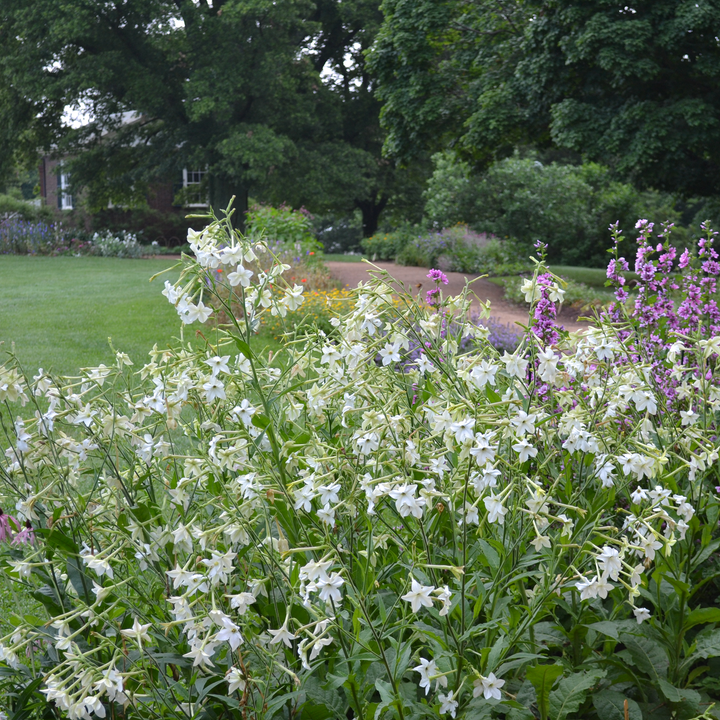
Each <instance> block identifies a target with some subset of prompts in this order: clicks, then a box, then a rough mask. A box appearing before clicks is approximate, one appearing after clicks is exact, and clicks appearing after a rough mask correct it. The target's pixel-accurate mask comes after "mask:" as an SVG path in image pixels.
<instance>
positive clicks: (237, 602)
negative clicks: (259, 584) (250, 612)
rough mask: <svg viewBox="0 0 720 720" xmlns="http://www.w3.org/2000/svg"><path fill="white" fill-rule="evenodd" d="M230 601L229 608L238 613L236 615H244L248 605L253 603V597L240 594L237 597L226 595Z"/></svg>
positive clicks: (245, 593)
mask: <svg viewBox="0 0 720 720" xmlns="http://www.w3.org/2000/svg"><path fill="white" fill-rule="evenodd" d="M227 597H228V598H229V599H230V607H231V608H233V609H235V610H237V611H238V615H244V614H245V613H246V612H247V609H248V605H252V604H253V603H254V602H255V596H254V595H253V594H252V593H247V592H242V593H238V594H237V595H228V596H227Z"/></svg>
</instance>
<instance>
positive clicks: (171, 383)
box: [0, 224, 718, 718]
mask: <svg viewBox="0 0 720 720" xmlns="http://www.w3.org/2000/svg"><path fill="white" fill-rule="evenodd" d="M190 242H191V247H192V249H193V252H194V253H195V255H196V257H197V261H196V262H193V261H188V267H187V269H186V271H185V273H184V274H183V276H181V278H180V280H179V281H178V282H177V283H176V284H175V285H171V284H169V283H168V284H166V287H165V291H164V294H165V295H166V296H167V298H168V300H169V301H170V302H172V303H173V304H174V305H175V306H176V307H177V309H178V312H179V314H180V317H181V319H182V321H183V322H184V323H189V322H195V321H200V322H204V321H206V320H208V319H209V318H212V317H213V313H214V312H215V310H216V309H220V308H222V309H223V311H224V312H226V313H227V312H229V311H230V310H231V309H232V305H229V304H224V303H225V302H226V300H227V297H228V295H227V294H226V293H238V298H239V302H240V307H241V313H242V317H240V318H236V320H238V322H237V325H235V326H234V329H233V330H232V331H231V332H227V333H225V334H223V333H224V331H223V330H222V329H218V331H217V334H218V336H219V337H220V340H218V341H217V342H216V343H214V344H208V345H207V346H203V347H202V348H201V349H197V348H194V347H192V346H191V345H189V344H186V345H181V346H180V347H178V348H176V349H174V350H166V351H165V350H164V351H160V350H158V349H157V348H156V349H154V350H153V352H152V353H151V357H150V361H149V362H148V363H147V364H146V365H145V366H143V367H142V368H141V369H140V370H138V371H137V372H135V373H133V372H132V370H131V369H129V367H130V361H129V358H127V356H124V355H123V354H122V353H118V355H117V358H116V363H115V365H114V366H113V367H105V366H101V367H99V368H90V369H87V370H85V371H84V373H83V376H82V377H81V378H79V379H66V380H59V379H58V380H56V379H52V378H50V377H49V376H47V375H46V374H45V373H43V372H42V371H41V372H40V373H39V374H38V375H37V376H36V377H35V379H34V381H33V382H32V383H31V384H30V385H27V384H26V383H25V381H24V379H23V377H22V376H21V374H20V373H18V372H17V371H16V370H15V369H14V368H12V367H2V368H0V400H2V401H3V402H7V403H10V404H14V405H16V406H18V408H17V413H18V414H19V416H18V418H17V419H16V420H15V421H14V422H13V423H11V424H10V425H9V426H8V430H9V432H8V438H7V443H6V444H5V448H4V453H3V455H2V457H3V458H5V460H4V465H3V467H2V473H1V475H2V478H3V479H4V481H5V482H4V484H3V485H2V488H1V489H0V493H1V495H2V498H1V499H2V505H3V507H6V508H14V513H15V518H16V520H17V521H18V523H28V528H27V532H28V533H29V531H30V527H34V528H37V529H38V533H37V535H38V537H36V538H34V539H33V541H32V542H25V543H22V544H18V545H17V546H16V548H14V550H13V551H14V552H15V557H14V558H13V559H12V562H9V563H8V568H9V571H8V572H9V574H10V575H11V576H12V577H13V578H14V579H15V580H17V581H18V582H22V583H23V584H24V585H26V586H27V587H36V586H37V587H48V588H50V590H48V591H43V592H46V593H47V596H48V597H49V598H50V597H51V596H52V598H53V599H52V602H50V601H49V602H48V605H47V607H48V610H49V612H50V615H51V617H50V618H49V622H48V624H47V625H45V624H44V623H42V624H35V625H34V624H33V622H32V620H31V619H19V621H18V629H16V631H15V632H14V633H13V634H12V635H11V636H10V637H8V638H3V639H2V646H0V661H2V662H5V663H6V664H8V665H9V666H11V667H15V666H18V665H19V664H20V663H23V662H25V659H24V658H25V657H26V656H27V653H26V650H28V649H29V648H36V647H37V648H39V649H44V650H43V651H45V652H47V653H49V656H50V655H52V657H54V658H55V659H54V660H53V663H54V667H53V671H52V672H51V673H49V674H48V676H47V677H48V679H47V681H46V682H45V690H44V692H46V695H47V697H48V699H50V700H52V701H54V702H55V704H56V705H57V706H58V708H60V709H61V710H62V711H63V712H65V713H66V714H67V716H68V717H71V718H80V717H82V718H88V717H90V716H91V715H95V716H97V717H101V718H102V717H105V716H106V715H109V714H110V710H111V708H112V705H113V703H118V704H120V705H123V706H125V707H126V708H127V712H128V713H133V712H134V713H136V714H134V715H129V716H132V717H134V718H135V717H142V716H143V714H142V713H143V712H146V713H149V714H146V716H150V714H152V713H161V712H162V711H163V708H164V707H165V705H164V703H166V702H167V699H166V698H167V694H166V693H165V687H164V686H163V685H162V683H160V681H159V680H158V679H157V678H158V675H157V673H156V671H155V670H154V669H153V668H154V667H155V664H157V663H160V664H161V666H162V667H163V668H165V666H167V668H166V670H163V673H164V675H163V678H165V677H168V678H169V677H172V678H173V683H174V685H173V687H177V688H183V693H184V694H183V693H180V695H179V696H182V698H184V700H183V702H184V701H185V700H188V702H195V701H194V700H192V699H191V698H192V696H191V694H190V691H189V690H188V688H191V687H194V683H195V681H196V680H197V679H198V678H199V677H201V676H202V677H204V676H211V677H215V678H217V679H218V682H221V683H224V684H225V687H226V689H227V695H228V696H234V697H235V702H243V703H245V702H246V701H247V698H248V697H249V696H252V694H253V693H259V692H260V691H262V693H264V695H263V697H265V696H267V697H269V696H271V695H272V693H281V692H285V690H286V691H287V692H288V693H291V692H295V688H296V687H297V684H298V683H302V682H304V681H305V679H307V678H308V677H310V676H311V675H312V673H313V672H315V669H316V668H317V666H318V664H319V663H321V662H322V661H323V657H324V656H326V655H329V654H332V653H334V654H335V655H334V657H335V659H336V660H337V662H346V660H345V659H342V658H344V657H345V655H344V653H347V652H354V653H364V657H369V656H372V657H374V658H375V659H376V661H377V663H378V667H385V666H386V665H389V664H390V662H389V661H388V648H391V647H392V648H393V649H392V652H393V653H395V655H393V657H395V658H399V657H400V654H401V652H404V651H403V650H402V647H403V643H405V638H406V636H405V635H402V632H403V630H402V628H409V627H413V628H415V629H414V630H413V633H415V634H414V635H413V639H412V643H413V651H412V652H413V654H414V657H416V658H417V662H419V665H417V666H416V667H415V668H414V669H411V668H410V665H411V660H410V657H409V656H408V657H407V658H405V660H404V662H405V666H406V667H407V670H406V672H407V677H408V678H409V677H410V676H411V673H413V672H415V673H417V674H419V676H420V682H419V686H420V688H421V689H422V690H423V691H424V695H429V693H430V692H431V690H432V686H433V684H434V690H435V692H436V694H437V698H434V702H435V703H436V705H437V706H438V710H439V712H441V713H446V714H449V715H451V716H453V717H454V716H455V714H456V712H457V710H458V708H459V707H460V704H461V703H464V702H465V701H466V700H467V699H468V697H467V696H469V694H470V693H469V692H468V691H467V689H465V690H464V689H463V683H465V682H466V680H467V682H468V685H467V686H465V687H468V686H469V685H470V684H472V688H473V689H472V696H473V697H474V698H476V699H479V698H482V699H483V700H486V701H490V700H493V701H500V700H502V698H503V690H502V688H503V685H504V682H505V681H504V680H501V679H500V678H499V677H497V676H496V675H495V672H497V673H498V675H501V676H505V677H507V675H505V673H504V672H503V671H502V670H501V669H500V668H501V664H502V661H503V658H504V655H503V653H504V654H508V653H510V652H511V650H510V649H511V648H512V647H513V644H514V643H515V644H517V643H518V642H519V641H520V639H521V637H524V636H523V635H522V633H525V632H526V631H527V628H528V624H529V623H531V622H533V620H532V618H534V617H535V616H536V615H537V613H538V612H539V611H538V610H537V608H538V606H539V605H541V604H546V605H547V607H548V608H550V607H551V606H552V604H553V603H555V602H558V601H559V599H561V598H562V597H563V594H567V593H576V596H575V597H576V598H577V599H579V600H581V601H587V602H588V603H591V602H593V601H594V600H595V599H598V598H599V599H605V598H607V597H609V596H611V594H612V596H613V597H616V598H618V602H619V603H623V602H625V601H626V600H627V601H629V602H630V604H631V605H632V606H633V609H634V616H635V618H636V619H637V621H638V622H642V621H643V620H645V619H647V617H648V616H649V611H648V610H647V609H645V608H637V607H634V603H635V600H636V598H637V597H638V596H639V594H640V588H641V587H642V586H643V583H647V582H648V579H647V576H648V573H647V570H648V569H649V568H650V567H651V566H652V563H653V562H654V561H655V560H656V556H657V554H660V553H662V556H669V555H670V554H671V553H672V552H673V549H674V548H675V546H677V545H678V543H681V542H683V541H684V539H685V538H686V534H687V533H688V530H689V528H690V526H691V524H692V523H693V522H697V520H696V519H695V518H694V516H695V507H696V505H697V500H698V496H699V493H700V489H699V486H700V482H699V480H698V478H700V477H701V476H702V473H704V472H705V470H706V469H707V468H708V467H710V466H711V465H712V464H713V463H714V462H716V461H717V458H718V454H717V438H716V435H714V434H713V433H711V432H709V431H708V430H707V428H706V427H704V426H702V425H701V423H700V422H699V421H698V419H697V418H695V419H694V420H692V419H689V416H687V415H685V416H683V418H682V419H678V422H677V423H672V422H670V420H671V418H670V415H669V414H668V413H663V412H661V411H660V409H661V407H663V399H662V398H661V397H659V396H658V393H657V390H656V389H655V387H654V385H653V382H652V375H651V372H650V369H649V368H647V367H645V366H644V365H642V364H641V363H638V362H633V363H631V362H621V360H622V358H623V357H625V353H626V351H625V348H624V346H623V342H622V341H621V340H620V339H619V338H618V336H617V334H616V333H615V332H614V330H613V328H612V327H611V326H609V325H600V326H598V327H595V328H593V329H591V330H589V331H587V332H585V333H584V334H583V335H581V336H576V337H572V336H571V337H569V338H567V339H565V340H563V344H562V345H561V346H558V347H544V346H543V345H542V344H541V343H539V342H538V341H537V338H535V337H534V335H532V334H529V335H528V336H527V337H526V339H525V341H524V342H523V344H522V345H521V347H520V348H519V349H518V350H517V351H516V352H515V353H513V354H510V353H507V352H506V353H504V355H503V356H502V357H500V356H499V354H498V353H497V352H496V351H495V350H494V349H493V348H492V347H491V346H490V345H488V344H487V342H485V341H483V340H480V341H478V342H477V343H476V344H475V345H473V346H471V349H470V350H469V351H462V350H461V347H462V340H463V338H466V337H468V336H470V335H472V333H473V330H472V327H471V325H470V323H469V321H466V320H465V317H466V313H467V311H468V308H469V300H468V297H467V296H466V295H462V296H459V297H457V298H450V299H448V300H445V301H443V305H442V307H441V308H440V309H439V308H427V307H421V306H419V305H417V304H416V303H413V302H408V303H406V304H404V305H403V304H402V303H397V302H395V301H394V300H393V297H392V295H391V286H390V285H389V284H388V282H386V281H385V279H384V278H383V277H382V276H380V277H378V278H377V280H375V281H374V282H372V283H370V284H368V285H366V286H365V287H362V288H361V289H360V290H359V291H358V294H357V300H356V303H355V306H354V308H353V310H352V311H351V312H350V313H349V314H348V315H347V316H346V317H344V318H338V319H337V322H336V323H335V334H333V335H332V336H325V335H323V334H320V333H318V335H317V337H316V338H309V339H307V338H306V339H304V340H303V341H302V342H288V343H287V345H286V347H285V348H284V351H283V354H282V356H281V357H279V358H278V357H274V358H273V359H272V360H270V359H268V358H267V355H263V354H262V353H259V352H255V351H253V350H252V346H253V343H254V341H255V340H254V338H253V331H254V327H255V326H254V324H253V323H254V321H255V320H256V319H257V317H258V316H259V315H260V314H261V313H262V312H264V311H266V310H268V309H269V310H270V311H271V312H275V313H277V314H278V315H280V316H283V315H284V314H285V312H286V311H288V310H295V309H297V307H299V304H300V303H301V302H302V295H301V292H302V288H300V287H298V286H295V287H293V288H290V287H286V288H284V289H283V288H282V287H281V283H280V282H279V278H280V276H281V274H282V272H283V266H281V265H278V264H276V265H273V266H272V267H271V268H270V269H269V270H268V271H267V272H264V273H263V274H262V276H261V275H260V273H257V274H256V273H254V271H250V270H248V269H247V268H246V265H249V264H250V263H252V262H254V261H255V260H256V258H257V256H258V254H259V253H260V252H261V248H260V247H258V246H251V245H250V244H249V243H247V242H246V241H244V240H242V239H240V238H238V237H230V236H229V235H226V234H223V233H221V230H220V225H219V224H218V225H214V226H212V227H211V228H210V229H209V230H207V231H204V232H203V233H193V234H191V237H190ZM219 270H222V272H218V271H219ZM555 292H556V293H557V292H560V290H559V288H558V289H557V290H556V291H555ZM224 293H225V294H224ZM203 298H205V302H207V304H204V300H203ZM560 299H561V298H560ZM443 313H444V315H443ZM245 321H247V322H245ZM243 333H244V334H243ZM238 349H239V350H240V352H238V353H237V354H235V353H236V352H237V350H238ZM702 351H703V352H704V351H705V348H704V347H703V348H702ZM713 352H714V350H713ZM540 386H542V388H543V390H542V393H543V394H541V392H540V391H539V387H540ZM714 387H715V385H712V384H711V385H710V386H709V387H706V386H703V390H702V392H703V393H705V396H707V397H709V398H712V397H713V392H715V391H714V390H713V391H712V392H711V389H712V388H714ZM28 403H31V406H32V412H29V411H27V410H22V408H23V407H25V406H26V405H27V404H28ZM33 413H34V414H33ZM693 414H698V413H693ZM2 528H3V525H2V515H1V514H0V531H2ZM40 528H43V531H42V533H41V532H40V531H39V530H40ZM17 529H19V525H18V528H17ZM77 538H79V541H78V540H76V539H77ZM76 543H77V544H76ZM47 548H52V550H53V553H54V559H53V560H52V562H50V560H48V557H49V556H48V554H47V552H46V549H47ZM18 553H19V554H18ZM506 576H508V577H510V578H512V582H507V583H506V584H503V587H504V592H505V593H506V597H505V598H496V599H492V600H488V598H489V597H491V596H492V592H488V588H492V587H495V586H496V584H497V583H501V581H502V583H504V582H505V580H504V579H505V577H506ZM493 592H494V591H493ZM467 608H472V610H471V611H468V610H467ZM511 608H512V612H514V613H515V615H514V616H513V618H512V622H511V621H510V612H511ZM548 612H549V611H548ZM628 613H629V610H628ZM415 615H417V616H418V617H414V616H415ZM521 616H522V619H521V620H518V617H521ZM483 623H486V624H485V625H484V624H483ZM490 626H492V627H493V629H494V630H493V632H497V633H498V634H499V635H500V636H501V637H502V638H503V640H502V643H501V644H500V645H499V646H498V647H500V648H501V650H498V651H497V652H495V653H494V654H493V655H492V657H493V662H494V663H495V664H494V665H493V666H491V667H487V666H483V665H482V663H481V662H480V661H479V660H477V661H476V659H475V658H487V657H488V652H487V651H486V650H485V649H483V647H482V645H481V644H480V643H481V642H482V638H483V637H484V633H485V630H483V628H486V627H490ZM423 633H426V635H427V638H435V637H445V638H446V643H445V646H442V647H441V644H440V643H439V642H436V641H435V640H432V641H427V642H426V640H424V639H423V638H424V637H426V636H425V635H423ZM388 638H389V639H388ZM400 638H403V639H402V640H401V639H400ZM458 638H464V639H463V640H462V641H461V640H459V639H458ZM468 642H473V643H476V645H474V646H473V647H476V648H477V649H476V650H473V653H467V652H465V651H464V650H462V649H461V648H463V647H467V645H463V643H468ZM408 647H409V646H408ZM349 648H350V649H349ZM448 648H451V649H448ZM461 652H462V653H463V658H464V660H463V664H462V665H461V666H460V667H461V668H462V669H461V671H458V670H457V668H458V667H459V665H458V654H459V653H461ZM321 654H322V655H321ZM168 656H172V658H173V659H172V660H168V659H167V657H168ZM158 658H159V659H158ZM393 662H395V661H393ZM483 662H484V661H483ZM397 663H398V667H399V663H400V660H397ZM392 672H394V670H393V671H392ZM458 672H459V675H460V677H459V678H458V676H457V673H458ZM161 675H162V673H161ZM389 677H390V680H388V682H395V677H394V676H392V677H391V676H390V675H389ZM164 682H165V680H164ZM333 682H334V681H333ZM373 682H374V680H373ZM451 683H452V684H451ZM282 688H285V690H282ZM441 690H443V691H446V692H440V691H441ZM258 697H259V696H258ZM188 698H190V699H188ZM353 702H355V700H353Z"/></svg>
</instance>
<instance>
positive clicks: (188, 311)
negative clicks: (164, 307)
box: [178, 300, 213, 325]
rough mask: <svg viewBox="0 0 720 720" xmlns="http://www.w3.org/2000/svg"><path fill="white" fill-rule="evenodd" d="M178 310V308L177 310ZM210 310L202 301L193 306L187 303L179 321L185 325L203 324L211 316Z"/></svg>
mask: <svg viewBox="0 0 720 720" xmlns="http://www.w3.org/2000/svg"><path fill="white" fill-rule="evenodd" d="M179 309H180V308H178V310H179ZM212 312H213V311H212V308H209V307H206V306H205V304H204V303H203V301H202V300H200V302H199V303H198V304H197V305H193V304H192V303H188V304H187V305H186V306H185V308H184V312H182V313H181V315H180V319H181V320H182V321H183V322H184V323H185V324H186V325H189V324H191V323H194V322H197V321H199V322H201V323H205V322H207V321H208V319H209V318H210V316H211V315H212Z"/></svg>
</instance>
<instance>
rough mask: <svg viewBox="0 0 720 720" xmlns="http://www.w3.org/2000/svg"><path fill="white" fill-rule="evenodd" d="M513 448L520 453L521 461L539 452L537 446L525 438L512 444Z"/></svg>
mask: <svg viewBox="0 0 720 720" xmlns="http://www.w3.org/2000/svg"><path fill="white" fill-rule="evenodd" d="M512 448H513V450H514V451H515V452H516V453H517V454H518V455H519V457H520V462H525V461H526V460H527V459H528V458H534V457H535V456H536V455H537V454H538V450H537V448H536V447H533V446H532V445H531V444H530V443H529V442H528V441H527V440H526V439H525V438H523V439H522V440H520V441H519V442H517V443H515V444H514V445H513V446H512Z"/></svg>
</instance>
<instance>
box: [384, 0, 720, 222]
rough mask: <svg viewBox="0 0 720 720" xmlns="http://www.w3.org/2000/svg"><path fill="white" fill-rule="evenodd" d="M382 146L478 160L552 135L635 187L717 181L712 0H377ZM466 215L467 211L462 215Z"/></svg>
mask: <svg viewBox="0 0 720 720" xmlns="http://www.w3.org/2000/svg"><path fill="white" fill-rule="evenodd" d="M383 11H384V15H385V18H384V22H383V26H382V28H381V30H380V32H379V34H378V40H377V43H376V45H375V46H374V48H373V52H372V54H371V67H372V69H373V71H374V72H375V74H376V76H377V78H378V85H379V87H378V95H379V97H380V98H381V99H382V100H383V101H384V107H383V113H382V120H383V124H384V126H385V127H386V129H387V132H388V136H387V140H386V144H385V147H386V150H387V152H388V153H389V154H390V155H391V156H393V157H400V158H408V157H412V156H413V155H415V154H416V153H417V152H419V151H425V150H430V151H434V150H437V149H443V148H446V147H452V148H453V150H454V151H455V152H457V153H459V154H460V155H461V156H462V157H463V158H464V159H467V160H468V161H469V162H470V163H471V164H472V166H473V167H476V168H480V169H481V168H483V167H486V166H487V165H489V164H490V163H491V162H492V161H493V160H497V159H501V158H503V157H504V156H507V155H508V154H510V153H512V151H513V149H514V148H515V147H517V146H519V145H531V146H537V147H548V145H550V144H551V143H553V144H555V146H557V147H561V148H567V149H570V150H572V151H574V152H576V153H580V154H582V156H583V157H587V158H588V159H589V160H593V161H596V162H601V163H603V164H610V165H611V166H612V167H613V169H614V170H615V171H617V173H618V175H619V177H621V178H623V179H624V180H629V181H633V182H635V183H637V184H638V186H640V187H646V188H648V187H650V188H658V189H660V190H663V191H668V192H679V193H682V194H684V195H686V196H693V195H698V196H710V195H717V194H720V172H719V171H718V170H719V169H720V125H719V124H718V123H717V116H718V109H719V108H720V99H718V96H717V94H716V93H715V92H714V88H715V84H716V78H717V75H718V72H720V46H718V42H717V28H718V26H720V7H718V5H717V3H714V2H695V1H694V0H681V1H679V2H678V0H640V1H639V2H636V3H633V4H632V6H622V5H617V4H613V3H608V2H605V0H587V1H586V2H555V1H554V0H522V1H520V2H514V3H509V4H502V5H498V3H496V2H492V1H491V0H481V1H480V2H476V3H472V4H470V5H468V3H466V2H461V0H443V1H442V2H436V1H435V0H418V2H414V3H406V2H402V0H385V2H384V3H383ZM464 219H465V220H467V218H464Z"/></svg>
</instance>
